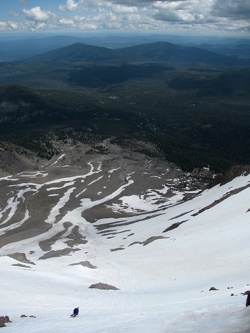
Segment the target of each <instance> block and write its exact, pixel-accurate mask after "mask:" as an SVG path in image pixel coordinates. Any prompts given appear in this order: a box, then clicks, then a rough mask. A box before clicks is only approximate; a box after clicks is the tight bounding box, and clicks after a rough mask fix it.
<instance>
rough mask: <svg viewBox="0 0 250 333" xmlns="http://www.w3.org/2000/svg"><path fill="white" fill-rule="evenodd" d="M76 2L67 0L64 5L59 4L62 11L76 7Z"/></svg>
mask: <svg viewBox="0 0 250 333" xmlns="http://www.w3.org/2000/svg"><path fill="white" fill-rule="evenodd" d="M77 6H78V4H77V3H75V1H74V0H67V2H66V4H65V5H60V6H59V8H60V9H61V10H62V11H72V10H76V9H77Z"/></svg>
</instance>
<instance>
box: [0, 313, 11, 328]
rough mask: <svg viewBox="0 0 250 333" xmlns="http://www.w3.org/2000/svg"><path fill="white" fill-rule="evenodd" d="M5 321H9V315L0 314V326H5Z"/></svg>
mask: <svg viewBox="0 0 250 333" xmlns="http://www.w3.org/2000/svg"><path fill="white" fill-rule="evenodd" d="M5 323H11V320H10V318H9V316H0V327H5V326H6V325H5Z"/></svg>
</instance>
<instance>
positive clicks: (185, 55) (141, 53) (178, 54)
mask: <svg viewBox="0 0 250 333" xmlns="http://www.w3.org/2000/svg"><path fill="white" fill-rule="evenodd" d="M28 60H29V61H42V62H43V61H51V62H69V63H72V62H78V61H89V62H99V61H105V62H133V63H136V62H164V63H189V64H190V63H194V64H214V65H225V66H236V65H250V60H247V59H238V58H234V57H230V56H226V55H221V54H217V53H214V52H211V51H207V50H204V49H200V48H197V47H191V46H180V45H175V44H172V43H168V42H156V43H148V44H141V45H136V46H131V47H126V48H120V49H109V48H106V47H98V46H92V45H86V44H82V43H75V44H72V45H70V46H67V47H63V48H59V49H55V50H53V51H50V52H46V53H42V54H40V55H37V56H34V57H32V58H30V59H28Z"/></svg>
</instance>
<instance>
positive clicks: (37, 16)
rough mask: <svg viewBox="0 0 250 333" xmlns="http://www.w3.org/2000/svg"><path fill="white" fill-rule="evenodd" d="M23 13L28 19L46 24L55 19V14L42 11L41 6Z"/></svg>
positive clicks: (24, 10)
mask: <svg viewBox="0 0 250 333" xmlns="http://www.w3.org/2000/svg"><path fill="white" fill-rule="evenodd" d="M23 13H24V14H25V15H26V18H27V19H29V20H32V21H38V22H46V21H48V20H50V19H51V18H54V17H55V14H53V13H52V12H50V11H45V10H42V9H41V8H40V6H37V7H33V8H31V9H23Z"/></svg>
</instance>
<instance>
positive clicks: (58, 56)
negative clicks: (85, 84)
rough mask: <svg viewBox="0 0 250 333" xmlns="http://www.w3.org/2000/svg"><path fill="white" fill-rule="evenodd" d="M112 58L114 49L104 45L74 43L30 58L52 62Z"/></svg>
mask: <svg viewBox="0 0 250 333" xmlns="http://www.w3.org/2000/svg"><path fill="white" fill-rule="evenodd" d="M113 58H114V51H113V50H111V49H108V48H106V47H98V46H92V45H86V44H82V43H75V44H72V45H70V46H66V47H63V48H59V49H55V50H53V51H49V52H46V53H42V54H39V55H37V56H34V57H32V58H30V59H28V60H29V61H30V60H33V61H52V62H57V61H60V62H76V61H93V62H95V61H99V60H110V59H113Z"/></svg>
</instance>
